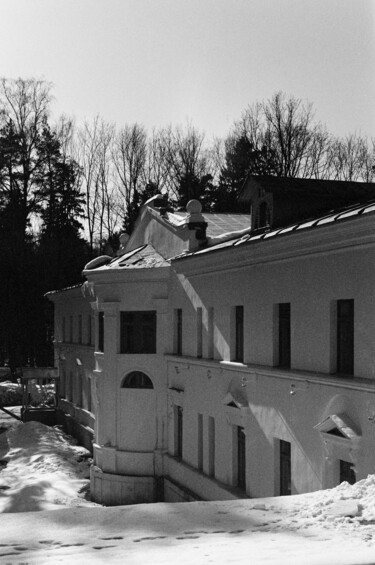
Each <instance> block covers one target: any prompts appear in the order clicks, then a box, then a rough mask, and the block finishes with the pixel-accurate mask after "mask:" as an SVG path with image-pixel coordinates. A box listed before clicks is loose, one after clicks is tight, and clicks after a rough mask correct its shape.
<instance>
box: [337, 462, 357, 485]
mask: <svg viewBox="0 0 375 565" xmlns="http://www.w3.org/2000/svg"><path fill="white" fill-rule="evenodd" d="M344 481H347V482H348V483H349V484H350V485H354V483H355V482H356V476H355V473H354V471H353V464H352V463H349V461H342V460H341V459H340V483H342V482H344Z"/></svg>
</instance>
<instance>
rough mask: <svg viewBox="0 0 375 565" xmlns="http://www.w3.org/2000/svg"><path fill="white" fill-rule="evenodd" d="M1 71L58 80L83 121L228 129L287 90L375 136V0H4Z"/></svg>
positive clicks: (67, 108)
mask: <svg viewBox="0 0 375 565" xmlns="http://www.w3.org/2000/svg"><path fill="white" fill-rule="evenodd" d="M0 76H5V77H8V78H16V77H19V76H20V77H22V78H27V77H37V78H44V79H46V80H48V81H51V82H52V83H53V84H54V89H53V94H54V96H55V99H56V100H55V103H54V114H55V116H56V117H57V115H59V114H61V113H66V114H68V115H74V116H75V117H76V118H77V121H79V122H80V121H82V120H84V119H88V120H91V119H92V118H93V117H94V116H95V115H96V114H100V115H101V116H102V117H103V118H105V119H106V120H108V121H114V122H116V123H117V124H118V125H119V126H121V125H124V124H125V123H134V122H139V123H142V124H144V125H145V126H146V127H147V128H148V129H151V128H152V127H154V126H156V127H159V126H166V125H168V124H185V123H186V122H187V121H188V120H189V121H190V122H191V123H192V124H193V125H195V126H196V127H198V128H199V129H201V130H203V131H205V132H206V134H207V137H208V138H210V137H211V136H214V135H215V136H224V135H226V133H227V132H228V131H229V129H230V127H231V125H232V123H233V121H234V120H235V119H237V118H239V117H240V115H241V112H242V110H243V109H244V108H245V107H246V106H247V105H248V104H252V103H253V102H256V101H261V100H264V99H268V98H270V97H271V96H272V95H273V94H274V93H275V92H276V91H279V90H282V91H284V92H286V93H288V94H292V95H294V96H296V97H298V98H302V99H303V100H305V101H310V102H312V103H313V104H314V108H315V115H316V118H317V119H318V120H320V121H322V122H323V123H325V124H326V125H327V127H328V129H329V131H331V132H332V133H334V134H335V135H345V134H347V133H349V132H355V131H356V132H361V133H363V134H365V135H368V136H374V137H375V0H0Z"/></svg>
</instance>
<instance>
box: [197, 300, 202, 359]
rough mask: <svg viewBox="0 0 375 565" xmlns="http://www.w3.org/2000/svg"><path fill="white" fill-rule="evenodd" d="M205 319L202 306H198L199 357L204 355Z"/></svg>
mask: <svg viewBox="0 0 375 565" xmlns="http://www.w3.org/2000/svg"><path fill="white" fill-rule="evenodd" d="M202 340H203V321H202V308H197V357H198V359H200V358H201V357H202Z"/></svg>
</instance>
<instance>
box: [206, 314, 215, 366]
mask: <svg viewBox="0 0 375 565" xmlns="http://www.w3.org/2000/svg"><path fill="white" fill-rule="evenodd" d="M214 336H215V332H214V309H213V308H212V307H210V308H209V309H208V318H207V358H208V359H213V358H214Z"/></svg>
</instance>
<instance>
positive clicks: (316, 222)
mask: <svg viewBox="0 0 375 565" xmlns="http://www.w3.org/2000/svg"><path fill="white" fill-rule="evenodd" d="M370 213H375V200H373V201H372V202H368V203H367V204H365V205H364V204H360V205H358V204H357V205H354V206H347V207H346V208H340V209H339V210H333V211H331V212H330V213H329V214H327V215H325V216H320V217H316V218H311V219H310V220H302V221H301V222H298V223H295V224H292V225H290V226H287V227H282V228H275V229H269V230H265V231H262V232H259V231H254V232H250V233H248V234H245V235H243V236H241V237H233V238H231V239H228V240H225V241H223V242H221V243H218V244H216V245H212V246H207V247H205V248H203V249H199V250H197V251H193V252H191V253H186V254H182V255H179V256H177V257H174V258H173V260H176V259H177V260H178V259H184V258H185V257H189V256H192V255H202V254H204V253H211V252H214V251H218V250H220V249H224V248H227V247H228V248H230V247H238V246H241V245H244V244H249V243H256V242H259V241H263V240H267V239H272V238H275V237H276V238H278V237H280V236H283V235H288V234H291V233H295V232H298V231H301V230H307V229H316V228H319V227H321V226H325V225H327V224H332V223H337V222H341V221H345V220H352V219H355V218H359V217H360V216H363V215H366V214H370Z"/></svg>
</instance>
